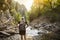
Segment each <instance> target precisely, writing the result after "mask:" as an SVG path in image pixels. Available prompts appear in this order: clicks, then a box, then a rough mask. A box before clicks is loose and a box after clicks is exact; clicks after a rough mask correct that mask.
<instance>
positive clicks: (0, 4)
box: [0, 0, 60, 40]
mask: <svg viewBox="0 0 60 40" xmlns="http://www.w3.org/2000/svg"><path fill="white" fill-rule="evenodd" d="M18 1H19V0H18ZM18 1H16V0H0V39H1V40H20V39H18V38H17V39H15V38H16V37H17V36H19V35H18V27H17V25H18V22H19V21H21V19H22V17H24V18H25V21H27V23H28V25H29V26H31V27H32V30H34V29H37V30H39V32H38V34H39V37H38V38H36V39H34V40H60V0H33V3H32V2H31V4H29V2H30V0H29V1H27V0H24V1H25V2H26V1H27V3H26V4H25V2H24V1H23V0H22V1H20V2H23V3H22V4H20V2H18ZM29 5H31V7H30V10H29V9H27V8H28V7H29ZM29 26H28V27H29ZM41 29H42V30H43V31H44V32H42V36H41V35H40V33H41V32H40V30H41ZM45 31H46V32H45ZM33 33H34V32H33ZM13 34H14V35H15V36H16V37H15V36H14V35H13ZM12 35H13V36H12ZM6 36H9V37H8V38H7V37H6ZM40 36H41V37H40ZM1 37H3V38H1ZM5 37H6V39H5ZM13 37H14V38H13ZM9 38H11V39H9ZM34 38H35V37H34ZM27 40H28V39H27ZM30 40H33V39H32V38H31V39H30Z"/></svg>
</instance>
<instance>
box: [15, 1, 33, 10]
mask: <svg viewBox="0 0 60 40" xmlns="http://www.w3.org/2000/svg"><path fill="white" fill-rule="evenodd" d="M15 1H17V2H18V3H20V4H24V5H25V7H26V9H27V11H29V10H31V6H32V4H33V0H15Z"/></svg>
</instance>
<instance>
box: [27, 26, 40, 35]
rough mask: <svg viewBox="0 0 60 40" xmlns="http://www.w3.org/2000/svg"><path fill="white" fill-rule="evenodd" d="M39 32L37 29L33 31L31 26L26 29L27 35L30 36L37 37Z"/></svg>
mask: <svg viewBox="0 0 60 40" xmlns="http://www.w3.org/2000/svg"><path fill="white" fill-rule="evenodd" d="M38 32H39V31H38V30H37V29H31V26H29V27H27V28H26V34H27V35H28V36H37V35H38Z"/></svg>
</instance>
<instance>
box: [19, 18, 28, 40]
mask: <svg viewBox="0 0 60 40" xmlns="http://www.w3.org/2000/svg"><path fill="white" fill-rule="evenodd" d="M26 24H27V22H25V20H24V18H22V20H21V21H20V22H19V34H20V35H21V40H23V37H24V40H26V27H25V26H26Z"/></svg>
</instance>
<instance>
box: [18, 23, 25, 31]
mask: <svg viewBox="0 0 60 40" xmlns="http://www.w3.org/2000/svg"><path fill="white" fill-rule="evenodd" d="M25 29H26V28H25V22H23V23H20V24H19V31H21V30H25Z"/></svg>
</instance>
